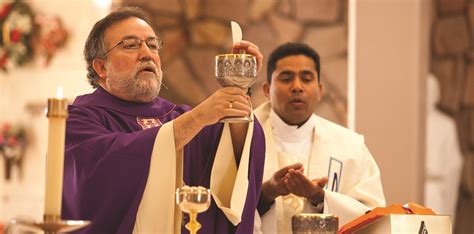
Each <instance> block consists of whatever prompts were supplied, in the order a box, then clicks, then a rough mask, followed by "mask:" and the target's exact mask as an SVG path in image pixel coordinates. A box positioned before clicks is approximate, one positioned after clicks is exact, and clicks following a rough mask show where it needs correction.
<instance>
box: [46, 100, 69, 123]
mask: <svg viewBox="0 0 474 234" xmlns="http://www.w3.org/2000/svg"><path fill="white" fill-rule="evenodd" d="M46 116H47V117H48V118H67V116H68V112H67V99H65V98H62V99H58V98H48V113H47V114H46Z"/></svg>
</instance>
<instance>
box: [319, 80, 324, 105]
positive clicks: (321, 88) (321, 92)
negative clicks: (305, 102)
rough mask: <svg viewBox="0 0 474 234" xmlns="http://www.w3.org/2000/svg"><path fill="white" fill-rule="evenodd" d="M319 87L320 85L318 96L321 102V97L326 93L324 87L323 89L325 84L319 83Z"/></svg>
mask: <svg viewBox="0 0 474 234" xmlns="http://www.w3.org/2000/svg"><path fill="white" fill-rule="evenodd" d="M318 87H319V96H318V102H319V101H321V98H322V97H323V95H324V89H323V85H322V84H321V83H319V84H318Z"/></svg>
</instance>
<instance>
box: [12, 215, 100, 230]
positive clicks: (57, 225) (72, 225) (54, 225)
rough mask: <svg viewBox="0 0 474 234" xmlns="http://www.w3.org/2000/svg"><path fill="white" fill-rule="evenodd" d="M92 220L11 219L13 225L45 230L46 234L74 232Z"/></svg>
mask: <svg viewBox="0 0 474 234" xmlns="http://www.w3.org/2000/svg"><path fill="white" fill-rule="evenodd" d="M90 223H91V222H90V221H86V220H60V219H49V218H46V216H45V220H44V221H41V222H36V221H26V220H20V219H14V220H12V221H10V224H11V225H18V226H21V227H24V228H27V229H32V230H35V231H43V232H44V233H46V234H49V233H51V234H53V233H59V232H72V231H75V230H78V229H81V228H83V227H86V226H87V225H89V224H90Z"/></svg>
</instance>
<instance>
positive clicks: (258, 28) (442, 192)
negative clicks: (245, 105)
mask: <svg viewBox="0 0 474 234" xmlns="http://www.w3.org/2000/svg"><path fill="white" fill-rule="evenodd" d="M122 5H135V6H140V7H143V8H144V9H145V10H146V11H147V12H148V13H150V15H151V16H152V18H153V21H154V22H155V23H156V26H157V28H158V34H159V35H158V36H159V37H160V38H162V39H163V41H164V48H163V49H162V51H160V56H161V61H162V67H163V72H164V84H166V86H167V87H168V89H162V91H161V94H160V96H162V97H165V98H167V99H169V100H172V101H173V102H175V103H179V104H188V105H191V106H194V105H196V104H198V103H199V102H201V101H202V100H203V99H205V98H206V97H207V96H208V95H209V94H210V93H211V92H213V91H214V90H216V89H217V88H219V85H218V83H217V82H216V80H215V79H214V56H215V55H217V54H221V53H228V52H229V51H230V46H231V43H232V39H231V30H230V21H231V20H233V21H237V22H238V23H239V24H240V25H241V27H242V30H243V39H245V40H249V41H252V42H254V43H256V44H257V45H258V46H259V47H260V50H261V51H262V53H263V54H264V56H265V63H264V66H265V67H264V69H262V71H261V72H260V73H259V75H258V81H257V83H256V84H255V85H254V87H253V95H252V102H253V105H254V107H256V106H258V105H259V104H261V103H262V102H264V101H265V100H266V98H265V97H264V95H263V92H262V87H261V85H262V83H263V82H264V81H265V80H266V78H267V77H266V71H265V69H266V58H267V57H268V55H269V53H270V52H271V51H272V50H273V49H274V48H275V47H276V46H278V45H280V44H282V43H285V42H289V41H301V42H305V43H307V44H308V45H310V46H312V47H313V48H315V49H316V50H317V51H318V53H319V54H320V56H321V62H322V66H321V67H322V68H321V74H320V76H321V80H322V84H323V86H324V90H325V94H324V96H323V99H322V102H321V103H320V104H319V105H318V107H317V109H316V113H317V114H318V115H320V116H322V117H325V118H327V119H329V120H331V121H333V122H336V123H338V124H340V125H343V126H346V127H349V128H351V129H354V130H355V131H357V132H359V133H361V134H363V135H364V136H365V139H366V144H367V145H368V147H369V149H370V151H371V153H372V154H373V156H374V158H375V159H376V161H377V163H378V165H379V167H380V169H381V173H382V182H383V186H384V192H385V195H386V198H387V203H388V204H393V203H406V202H417V203H420V204H423V205H426V206H428V207H431V208H433V209H434V210H435V211H436V212H437V213H440V214H449V215H451V216H452V217H453V223H454V227H455V229H454V231H455V233H473V232H474V223H473V222H472V217H474V198H473V197H474V111H473V110H474V109H473V108H474V63H473V62H472V61H473V59H474V50H473V48H474V1H473V0H357V1H355V0H225V1H222V0H166V1H165V0H154V1H149V0H68V1H61V0H34V1H33V0H29V1H26V0H25V1H18V0H17V1H12V0H2V1H0V24H1V30H2V33H1V39H0V43H1V44H0V133H1V135H0V224H1V223H6V222H8V220H10V219H12V218H19V217H23V218H29V219H36V220H39V219H41V218H42V214H43V209H44V208H43V200H44V170H45V167H44V165H45V155H46V145H47V139H46V138H47V118H46V117H45V107H46V100H47V98H49V97H54V96H55V95H56V89H57V88H58V86H63V88H64V94H65V97H66V98H67V99H68V100H69V101H70V102H72V101H73V100H74V98H75V97H76V96H77V95H81V94H84V93H90V92H92V91H93V89H92V88H91V87H90V85H89V84H88V82H87V79H86V69H85V62H84V60H83V57H82V50H83V46H84V42H85V39H86V37H87V35H88V33H89V31H90V29H91V28H92V26H93V24H94V23H95V22H96V21H97V20H99V19H100V18H102V17H104V16H105V15H106V14H107V13H108V12H110V10H112V9H114V8H117V7H119V6H122Z"/></svg>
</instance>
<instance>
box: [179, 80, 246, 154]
mask: <svg viewBox="0 0 474 234" xmlns="http://www.w3.org/2000/svg"><path fill="white" fill-rule="evenodd" d="M249 100H250V98H249V97H248V96H247V95H246V94H245V92H244V90H242V89H241V88H237V87H225V88H221V89H219V90H217V91H216V92H214V93H213V94H212V95H211V96H209V97H208V98H207V99H206V100H204V101H203V102H201V103H200V104H199V105H198V106H196V107H195V108H194V109H192V110H190V111H188V112H186V113H184V114H183V115H181V116H180V117H178V118H176V120H175V121H174V127H173V128H174V135H175V144H176V149H177V150H179V149H181V148H183V146H184V145H186V144H187V143H188V142H189V141H191V139H192V138H193V137H194V136H196V134H197V133H198V132H199V131H201V129H202V128H204V127H205V126H207V125H211V124H214V123H217V121H219V120H221V119H222V118H224V117H230V116H238V117H242V116H248V115H250V113H251V110H250V106H249ZM243 134H244V132H243ZM244 139H245V138H244Z"/></svg>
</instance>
